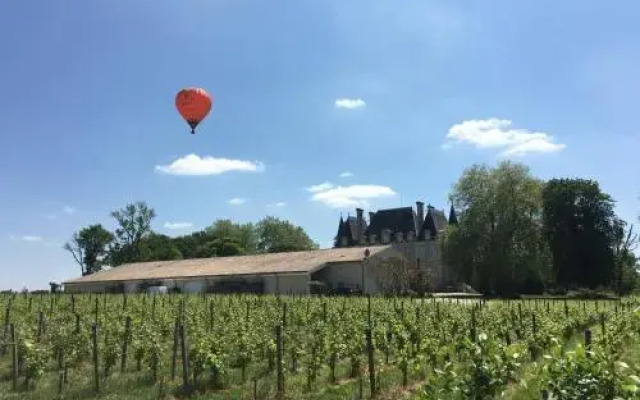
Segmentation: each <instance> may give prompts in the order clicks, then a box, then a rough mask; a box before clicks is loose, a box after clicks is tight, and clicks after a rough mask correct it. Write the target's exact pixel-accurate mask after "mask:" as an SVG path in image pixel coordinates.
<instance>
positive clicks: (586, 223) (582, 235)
mask: <svg viewBox="0 0 640 400" xmlns="http://www.w3.org/2000/svg"><path fill="white" fill-rule="evenodd" d="M543 204H544V212H543V215H544V218H543V219H544V232H545V236H546V238H547V240H548V242H549V246H550V248H551V252H552V254H553V269H554V273H555V277H556V281H557V283H558V284H559V285H561V286H563V287H565V288H567V287H572V286H580V287H589V288H596V287H598V286H605V285H610V284H611V283H613V280H614V278H615V276H616V261H615V250H614V249H615V246H616V241H618V240H619V239H618V237H619V236H620V226H619V222H618V220H617V217H616V215H615V212H614V202H613V199H612V198H611V196H609V195H608V194H606V193H604V192H603V191H602V190H601V189H600V186H599V185H598V182H596V181H592V180H586V179H552V180H550V181H548V182H547V183H546V185H545V187H544V190H543Z"/></svg>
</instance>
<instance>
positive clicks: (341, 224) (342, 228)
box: [336, 216, 346, 239]
mask: <svg viewBox="0 0 640 400" xmlns="http://www.w3.org/2000/svg"><path fill="white" fill-rule="evenodd" d="M345 229H346V228H345V225H344V219H342V216H340V222H339V223H338V234H337V235H336V239H339V238H341V237H343V236H344V235H346V231H345Z"/></svg>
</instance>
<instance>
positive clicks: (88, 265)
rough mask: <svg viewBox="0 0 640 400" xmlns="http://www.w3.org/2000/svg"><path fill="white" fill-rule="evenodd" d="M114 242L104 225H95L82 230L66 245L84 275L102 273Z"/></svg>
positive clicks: (65, 247)
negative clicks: (110, 246)
mask: <svg viewBox="0 0 640 400" xmlns="http://www.w3.org/2000/svg"><path fill="white" fill-rule="evenodd" d="M113 240H114V236H113V234H112V233H111V232H109V231H108V230H106V229H105V228H104V227H103V226H102V225H100V224H95V225H89V226H87V227H85V228H82V229H81V230H80V231H78V232H76V233H74V234H73V237H72V238H71V241H69V242H67V243H65V245H64V249H65V250H67V251H69V252H70V253H71V255H72V256H73V259H74V260H75V261H76V262H77V263H78V265H80V269H81V271H82V275H89V274H92V273H94V272H97V271H100V270H101V269H102V267H103V266H104V265H105V263H106V259H107V254H108V248H109V245H110V244H111V243H112V241H113Z"/></svg>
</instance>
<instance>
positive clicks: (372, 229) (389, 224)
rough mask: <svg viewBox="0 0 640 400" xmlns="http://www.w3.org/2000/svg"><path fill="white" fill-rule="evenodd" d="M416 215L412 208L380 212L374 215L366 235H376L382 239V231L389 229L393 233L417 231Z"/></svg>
mask: <svg viewBox="0 0 640 400" xmlns="http://www.w3.org/2000/svg"><path fill="white" fill-rule="evenodd" d="M415 221H416V214H415V212H414V211H413V208H412V207H399V208H390V209H387V210H379V211H377V212H376V213H375V214H374V215H373V219H372V221H371V222H370V223H369V227H368V228H367V230H366V231H365V235H371V234H374V235H376V236H377V237H379V238H380V237H381V234H382V230H383V229H385V228H387V229H389V230H390V231H391V233H395V232H402V233H408V232H411V231H414V232H415V230H416V225H415Z"/></svg>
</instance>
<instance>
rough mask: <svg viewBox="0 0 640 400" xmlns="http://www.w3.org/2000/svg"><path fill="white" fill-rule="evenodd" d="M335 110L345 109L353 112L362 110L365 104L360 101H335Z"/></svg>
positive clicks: (343, 99)
mask: <svg viewBox="0 0 640 400" xmlns="http://www.w3.org/2000/svg"><path fill="white" fill-rule="evenodd" d="M334 105H335V106H336V108H346V109H347V110H355V109H356V108H362V107H364V106H366V105H367V103H366V102H365V101H364V100H362V99H345V98H342V99H336V101H335V102H334Z"/></svg>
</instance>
